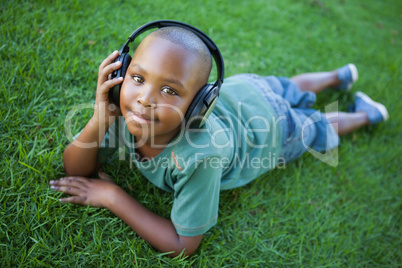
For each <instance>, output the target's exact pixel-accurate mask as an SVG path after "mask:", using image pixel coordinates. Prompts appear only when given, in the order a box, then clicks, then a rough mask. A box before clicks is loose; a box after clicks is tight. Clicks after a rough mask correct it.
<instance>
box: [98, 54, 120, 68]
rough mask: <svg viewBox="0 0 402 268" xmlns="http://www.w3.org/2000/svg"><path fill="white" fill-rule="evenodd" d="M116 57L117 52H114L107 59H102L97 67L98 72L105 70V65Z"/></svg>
mask: <svg viewBox="0 0 402 268" xmlns="http://www.w3.org/2000/svg"><path fill="white" fill-rule="evenodd" d="M118 55H119V51H117V50H115V51H113V52H112V54H110V55H109V56H107V58H106V59H104V60H103V61H102V63H101V64H100V65H99V71H101V70H102V69H103V68H105V66H106V65H108V64H110V63H111V62H112V61H113V60H114V59H115V58H117V56H118Z"/></svg>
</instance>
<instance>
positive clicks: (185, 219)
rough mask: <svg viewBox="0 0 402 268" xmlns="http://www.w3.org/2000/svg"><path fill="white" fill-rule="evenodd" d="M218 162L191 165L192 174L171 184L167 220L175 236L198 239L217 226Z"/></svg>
mask: <svg viewBox="0 0 402 268" xmlns="http://www.w3.org/2000/svg"><path fill="white" fill-rule="evenodd" d="M219 160H220V159H218V158H208V159H204V160H202V161H200V162H199V163H198V165H195V164H194V166H193V167H192V168H194V172H192V173H191V174H190V175H189V173H187V174H188V175H187V176H186V177H182V178H180V177H179V179H178V181H177V182H176V183H175V186H174V190H175V194H174V196H175V198H174V202H173V208H172V211H171V220H172V222H173V225H174V226H175V228H176V232H177V233H178V234H179V235H182V236H197V235H201V234H204V233H205V232H206V231H208V230H209V229H210V228H211V227H212V226H214V225H215V224H216V223H217V220H218V209H219V192H220V180H221V176H222V166H221V165H220V164H219Z"/></svg>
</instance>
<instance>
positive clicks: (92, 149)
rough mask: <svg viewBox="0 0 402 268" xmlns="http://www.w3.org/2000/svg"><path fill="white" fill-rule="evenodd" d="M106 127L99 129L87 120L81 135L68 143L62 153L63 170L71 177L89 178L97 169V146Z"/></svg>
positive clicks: (96, 124)
mask: <svg viewBox="0 0 402 268" xmlns="http://www.w3.org/2000/svg"><path fill="white" fill-rule="evenodd" d="M107 129H108V126H106V125H105V126H103V127H100V126H99V123H98V122H95V121H94V120H93V119H91V120H89V122H88V123H87V125H86V126H85V128H84V129H83V130H82V132H81V134H80V135H79V136H78V137H77V139H76V140H74V141H73V142H72V143H70V144H69V145H68V146H67V147H66V149H65V150H64V153H63V163H64V170H65V172H66V173H67V174H69V175H72V176H89V175H92V174H93V173H94V172H95V171H96V168H97V165H98V162H97V154H98V150H99V146H100V144H101V142H102V140H103V139H104V137H105V134H106V131H107Z"/></svg>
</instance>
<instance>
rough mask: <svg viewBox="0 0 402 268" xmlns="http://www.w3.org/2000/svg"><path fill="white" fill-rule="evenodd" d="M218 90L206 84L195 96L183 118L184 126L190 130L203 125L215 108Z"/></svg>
mask: <svg viewBox="0 0 402 268" xmlns="http://www.w3.org/2000/svg"><path fill="white" fill-rule="evenodd" d="M218 94H219V88H217V87H215V86H214V85H212V84H206V85H205V86H204V87H203V88H201V89H200V90H199V91H198V93H197V94H196V95H195V97H194V99H193V101H192V102H191V104H190V106H189V107H188V109H187V112H186V115H185V117H184V120H185V123H186V125H187V124H189V126H188V127H190V128H199V127H201V126H202V125H203V124H204V123H205V120H206V119H207V117H208V116H209V114H210V113H211V111H212V109H213V108H214V106H215V103H216V100H217V97H218Z"/></svg>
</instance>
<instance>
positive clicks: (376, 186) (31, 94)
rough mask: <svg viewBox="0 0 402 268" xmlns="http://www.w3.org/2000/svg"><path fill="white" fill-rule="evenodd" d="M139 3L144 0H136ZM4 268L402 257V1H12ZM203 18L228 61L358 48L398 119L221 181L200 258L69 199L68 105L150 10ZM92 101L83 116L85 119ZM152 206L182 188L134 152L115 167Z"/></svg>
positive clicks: (261, 62) (158, 207)
mask: <svg viewBox="0 0 402 268" xmlns="http://www.w3.org/2000/svg"><path fill="white" fill-rule="evenodd" d="M130 2H132V3H130ZM0 13H1V16H0V21H1V24H0V29H1V44H0V53H1V72H0V77H1V79H0V92H1V106H0V117H1V121H0V142H1V146H0V153H1V160H0V178H1V179H0V202H1V203H0V204H1V207H0V267H17V266H18V267H36V266H45V267H59V266H67V267H75V266H82V267H130V266H134V267H136V266H139V267H158V266H173V267H175V266H180V267H187V266H191V267H239V266H261V267H267V266H268V267H270V266H271V267H282V266H284V267H347V266H349V267H400V266H401V265H402V238H401V227H400V226H401V222H402V219H401V209H402V200H401V196H402V185H401V177H402V176H401V173H402V168H401V162H402V161H401V154H402V133H401V129H402V128H401V125H402V116H401V115H400V114H399V113H398V112H401V111H402V102H401V97H402V94H401V92H402V91H401V90H402V88H401V84H402V75H401V67H402V46H401V44H402V39H401V36H402V2H401V1H397V0H395V1H393V0H385V1H376V0H351V1H345V0H328V1H324V0H300V1H296V0H283V1H273V0H250V1H238V0H232V1H218V0H217V1H207V0H203V1H200V0H197V1H183V0H182V1H177V0H172V1H162V0H154V1H143V0H137V1H108V2H106V1H84V0H82V1H79V0H77V1H30V2H28V1H26V2H23V1H1V4H0ZM157 19H174V20H179V21H183V22H186V23H189V24H192V25H194V26H196V27H198V28H200V29H201V30H203V31H204V32H206V33H207V34H208V35H210V36H211V38H212V39H213V40H214V41H215V42H216V43H217V44H218V46H219V47H220V49H221V51H222V54H223V57H224V59H225V65H226V75H227V76H229V75H233V74H237V73H244V72H252V73H258V74H261V75H270V74H273V75H280V76H292V75H295V74H298V73H301V72H311V71H319V70H332V69H334V68H337V67H339V66H342V65H344V64H346V63H349V62H353V63H355V64H356V66H357V67H358V69H359V75H360V77H359V81H358V83H357V84H356V85H355V86H354V88H353V89H352V92H350V93H334V92H324V93H323V94H322V95H320V96H319V97H318V102H317V104H316V108H317V109H323V108H324V107H325V105H327V104H328V103H331V102H333V101H335V100H336V99H339V107H340V108H341V109H343V110H345V109H346V108H347V103H348V102H350V101H351V100H352V96H353V92H354V91H356V90H362V91H364V92H366V93H367V94H368V95H369V96H372V97H373V98H374V99H375V100H378V101H381V102H382V103H384V104H385V105H386V107H387V108H388V110H389V113H390V119H389V121H388V122H387V123H385V124H381V125H378V126H375V127H369V128H365V129H362V130H359V131H357V132H356V133H354V134H351V135H348V136H346V137H343V138H342V143H341V146H340V147H339V163H338V166H336V167H331V166H329V165H327V164H325V163H323V162H321V161H319V160H317V159H316V158H314V157H313V156H312V155H310V154H306V155H305V156H304V157H302V158H301V159H299V160H298V161H295V162H292V163H288V164H287V165H286V168H285V169H277V170H274V171H272V172H269V173H267V174H266V175H264V176H262V177H261V178H259V179H257V180H255V181H254V182H252V183H250V184H249V185H247V186H245V187H242V188H237V189H234V190H230V191H223V192H222V193H221V196H220V209H219V221H218V224H217V225H216V226H215V227H213V228H212V229H210V230H209V231H208V232H207V233H206V234H205V236H204V239H203V242H202V244H201V246H200V248H199V249H198V250H197V252H196V253H195V254H194V255H193V256H192V257H191V258H187V259H180V258H176V259H171V258H169V257H166V256H164V254H161V253H160V252H157V251H156V250H154V249H153V248H152V247H151V246H150V245H149V244H147V243H146V242H145V241H144V240H142V239H141V238H139V237H138V236H137V235H136V234H135V233H134V232H133V231H132V230H131V229H130V228H129V227H128V226H127V225H126V224H125V223H124V222H122V221H121V220H120V219H119V218H116V217H115V216H114V215H113V214H112V213H111V212H109V211H108V210H106V209H96V208H90V207H81V206H76V205H70V204H63V203H60V202H59V201H58V199H59V198H60V197H61V196H63V195H62V194H60V193H57V192H55V191H53V190H51V189H49V187H48V182H49V180H53V179H58V178H60V177H62V176H64V175H65V174H64V173H63V166H62V153H63V150H64V148H65V146H66V145H67V144H68V139H67V137H66V133H65V131H64V124H65V119H66V116H67V114H68V113H69V111H70V110H71V109H72V108H73V107H75V106H76V105H78V104H88V103H92V102H93V101H94V97H95V89H96V81H97V72H98V66H99V64H100V62H101V61H102V60H103V59H104V58H105V57H106V56H107V55H109V54H110V53H111V52H112V51H113V50H115V49H120V47H121V46H122V44H123V43H124V42H125V41H126V39H127V37H128V36H129V35H130V34H131V33H132V31H133V30H134V29H136V28H137V27H138V26H140V25H141V24H144V23H146V22H149V21H152V20H157ZM90 116H91V110H90V109H85V110H83V111H82V112H80V113H77V114H76V115H75V117H74V118H73V119H72V122H73V130H72V132H73V134H75V133H77V132H78V131H79V130H80V129H81V128H82V127H83V126H84V125H85V123H86V122H87V120H88V119H89V118H90ZM105 171H106V172H107V173H109V174H111V175H112V176H113V177H114V178H115V180H116V181H117V183H118V184H119V185H120V186H121V187H122V188H124V189H125V190H126V191H128V192H129V193H130V194H131V195H133V196H134V197H135V198H136V199H137V200H139V201H140V202H141V203H143V204H144V205H145V206H147V207H148V208H149V209H151V210H152V211H154V212H156V213H158V214H160V215H162V216H165V217H169V215H170V208H171V205H172V196H171V194H168V193H165V192H163V191H161V190H159V189H157V188H156V187H154V186H153V185H151V184H150V183H148V182H147V181H146V179H145V178H143V177H142V176H141V175H140V174H139V173H138V171H136V170H135V169H132V168H131V167H130V164H129V163H128V162H127V161H117V160H116V162H113V165H109V166H107V167H105Z"/></svg>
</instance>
